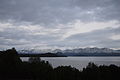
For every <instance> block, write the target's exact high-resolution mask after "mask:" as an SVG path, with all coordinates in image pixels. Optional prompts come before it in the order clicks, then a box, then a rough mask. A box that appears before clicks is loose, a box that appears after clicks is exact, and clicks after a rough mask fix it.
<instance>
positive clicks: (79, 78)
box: [0, 48, 120, 80]
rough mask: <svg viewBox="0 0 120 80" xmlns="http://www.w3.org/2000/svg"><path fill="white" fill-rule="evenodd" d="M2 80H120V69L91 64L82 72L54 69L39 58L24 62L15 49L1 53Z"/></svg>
mask: <svg viewBox="0 0 120 80" xmlns="http://www.w3.org/2000/svg"><path fill="white" fill-rule="evenodd" d="M0 80H120V67H118V66H115V65H110V66H105V65H101V66H97V65H95V64H94V63H89V64H88V66H87V67H86V68H84V69H83V70H82V71H79V70H78V69H76V68H73V67H71V66H59V67H57V68H53V67H52V66H51V65H50V64H49V62H47V61H43V60H40V58H39V57H31V58H30V59H29V61H28V62H22V61H21V60H20V58H19V55H18V54H17V51H16V50H15V49H14V48H13V49H9V50H6V51H0Z"/></svg>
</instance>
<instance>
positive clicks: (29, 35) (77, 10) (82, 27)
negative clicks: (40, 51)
mask: <svg viewBox="0 0 120 80" xmlns="http://www.w3.org/2000/svg"><path fill="white" fill-rule="evenodd" d="M119 3H120V0H0V49H4V48H9V47H17V48H19V49H21V48H33V47H36V46H40V47H41V46H43V47H48V46H50V47H55V46H56V47H89V46H97V47H109V48H120V46H119V45H120V32H119V31H120V17H119V16H120V5H119Z"/></svg>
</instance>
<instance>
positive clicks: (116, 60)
mask: <svg viewBox="0 0 120 80" xmlns="http://www.w3.org/2000/svg"><path fill="white" fill-rule="evenodd" d="M21 59H22V60H23V61H28V57H21ZM41 59H42V60H45V61H49V63H50V64H51V65H52V66H53V67H57V66H61V65H63V66H69V65H71V66H72V67H75V68H77V69H80V70H82V69H83V68H84V67H86V66H87V64H88V63H89V62H94V63H95V64H97V65H103V64H104V65H110V64H115V65H118V66H120V57H41Z"/></svg>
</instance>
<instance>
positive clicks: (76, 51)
mask: <svg viewBox="0 0 120 80" xmlns="http://www.w3.org/2000/svg"><path fill="white" fill-rule="evenodd" d="M48 52H50V53H63V54H73V55H76V54H81V53H87V54H88V53H92V54H100V53H120V50H113V49H109V48H97V47H94V48H75V49H65V50H61V49H54V50H52V49H30V50H19V51H18V53H28V54H33V53H37V54H38V53H39V54H41V53H48Z"/></svg>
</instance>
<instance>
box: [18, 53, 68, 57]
mask: <svg viewBox="0 0 120 80" xmlns="http://www.w3.org/2000/svg"><path fill="white" fill-rule="evenodd" d="M19 56H20V57H66V56H65V55H58V54H54V53H44V54H19Z"/></svg>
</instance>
